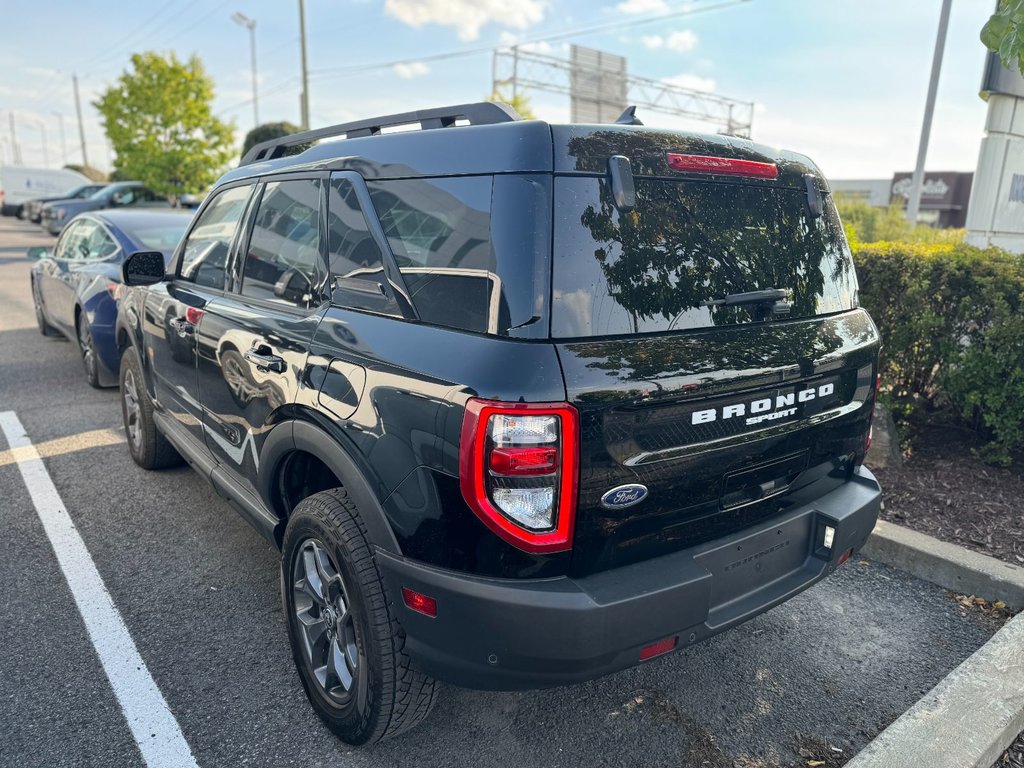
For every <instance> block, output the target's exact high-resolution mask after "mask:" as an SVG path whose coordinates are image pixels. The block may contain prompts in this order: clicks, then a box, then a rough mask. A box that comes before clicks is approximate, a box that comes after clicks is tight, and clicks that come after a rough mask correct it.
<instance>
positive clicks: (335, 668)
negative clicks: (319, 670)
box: [325, 640, 354, 691]
mask: <svg viewBox="0 0 1024 768" xmlns="http://www.w3.org/2000/svg"><path fill="white" fill-rule="evenodd" d="M327 653H328V656H327V671H328V673H329V675H330V677H333V678H334V679H335V680H337V681H338V682H339V683H341V687H342V688H343V689H344V690H345V691H348V690H350V689H351V688H352V681H353V679H354V678H353V676H352V672H351V671H350V670H349V668H348V659H346V658H345V653H344V652H343V651H342V650H341V648H339V647H338V641H337V640H335V641H333V642H332V643H331V645H330V647H329V648H328V649H327ZM325 687H326V686H325ZM327 690H328V691H330V688H327Z"/></svg>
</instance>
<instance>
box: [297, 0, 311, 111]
mask: <svg viewBox="0 0 1024 768" xmlns="http://www.w3.org/2000/svg"><path fill="white" fill-rule="evenodd" d="M299 41H300V45H301V47H302V104H301V106H302V130H304V131H308V130H309V69H308V68H307V66H306V3H305V2H304V0H299Z"/></svg>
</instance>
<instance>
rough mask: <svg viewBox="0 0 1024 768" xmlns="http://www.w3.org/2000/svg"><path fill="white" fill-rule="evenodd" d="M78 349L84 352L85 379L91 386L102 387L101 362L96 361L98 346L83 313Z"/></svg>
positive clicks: (80, 320) (79, 329)
mask: <svg viewBox="0 0 1024 768" xmlns="http://www.w3.org/2000/svg"><path fill="white" fill-rule="evenodd" d="M78 348H79V349H80V350H81V351H82V365H83V366H84V367H85V379H86V381H88V382H89V386H91V387H96V388H97V389H98V388H99V386H100V372H99V362H98V361H97V359H96V346H95V344H94V343H93V340H92V330H91V329H90V328H89V321H88V320H87V319H86V317H85V314H84V313H83V314H82V316H81V318H79V321H78Z"/></svg>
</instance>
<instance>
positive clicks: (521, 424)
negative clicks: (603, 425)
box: [459, 398, 579, 552]
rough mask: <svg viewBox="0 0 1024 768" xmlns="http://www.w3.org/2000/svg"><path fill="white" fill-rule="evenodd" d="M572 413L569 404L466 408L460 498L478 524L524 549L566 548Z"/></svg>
mask: <svg viewBox="0 0 1024 768" xmlns="http://www.w3.org/2000/svg"><path fill="white" fill-rule="evenodd" d="M578 435H579V415H578V414H577V412H576V409H575V408H573V407H572V406H571V405H569V404H568V403H502V402H495V401H491V400H478V399H476V398H473V399H471V400H470V401H469V402H468V403H467V404H466V415H465V418H464V419H463V422H462V442H461V444H460V447H459V475H460V482H461V485H462V496H463V498H465V500H466V503H467V504H468V505H469V507H470V509H472V510H473V512H474V513H476V515H477V517H479V518H480V519H481V520H482V521H483V523H484V525H486V526H487V527H488V528H490V529H491V531H493V532H494V533H495V534H497V535H498V536H499V537H501V538H502V539H504V540H505V541H507V542H508V543H509V544H512V545H513V546H516V547H519V548H520V549H523V550H526V551H527V552H561V551H563V550H567V549H570V548H571V547H572V529H573V522H574V518H575V512H576V481H577V474H578V472H579V468H578V464H579V458H578V456H579V440H578Z"/></svg>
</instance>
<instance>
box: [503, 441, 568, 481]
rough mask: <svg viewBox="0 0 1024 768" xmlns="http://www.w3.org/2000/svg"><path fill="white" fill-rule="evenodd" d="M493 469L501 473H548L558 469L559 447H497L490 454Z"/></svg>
mask: <svg viewBox="0 0 1024 768" xmlns="http://www.w3.org/2000/svg"><path fill="white" fill-rule="evenodd" d="M490 465H491V471H492V472H497V473H498V474H499V475H548V474H551V473H552V472H554V471H555V470H556V469H558V449H557V448H554V447H552V446H544V447H537V448H532V447H531V448H495V449H494V450H492V451H491V454H490Z"/></svg>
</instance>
